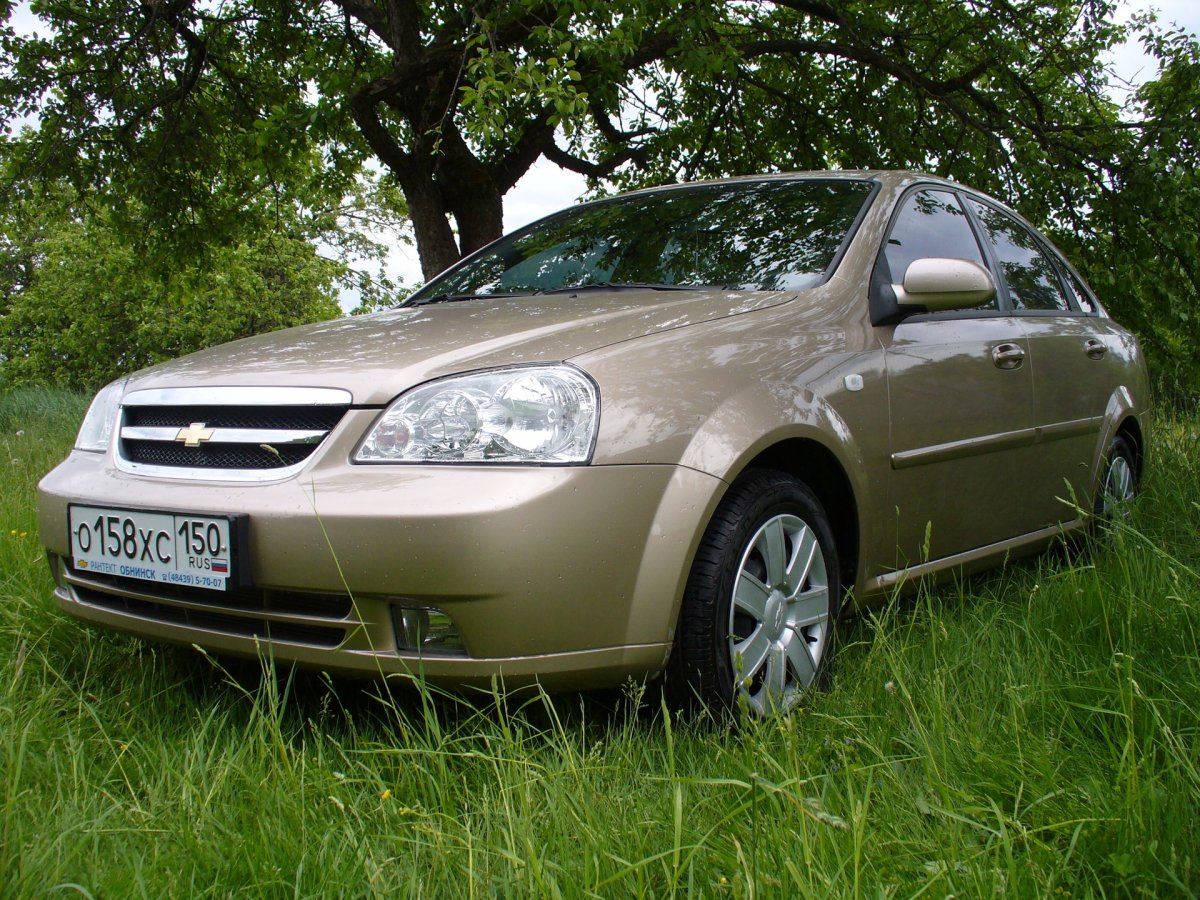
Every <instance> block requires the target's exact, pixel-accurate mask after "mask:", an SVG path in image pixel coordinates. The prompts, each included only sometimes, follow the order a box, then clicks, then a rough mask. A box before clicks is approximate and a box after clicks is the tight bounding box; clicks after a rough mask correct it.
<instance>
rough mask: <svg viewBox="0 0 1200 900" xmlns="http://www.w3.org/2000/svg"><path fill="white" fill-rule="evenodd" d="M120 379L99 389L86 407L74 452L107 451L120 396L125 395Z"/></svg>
mask: <svg viewBox="0 0 1200 900" xmlns="http://www.w3.org/2000/svg"><path fill="white" fill-rule="evenodd" d="M126 380H127V379H124V378H121V379H119V380H117V381H114V382H113V383H112V384H110V385H108V386H107V387H103V388H101V389H100V393H98V394H97V395H96V396H95V397H94V398H92V405H91V406H89V407H88V411H87V415H86V416H84V417H83V424H82V425H80V426H79V435H78V437H76V438H75V449H76V450H91V451H94V452H96V453H103V452H104V451H105V450H107V449H108V442H109V441H110V440H112V433H113V427H114V426H115V425H116V424H117V414H118V413H119V412H120V411H121V395H122V394H124V393H125V382H126Z"/></svg>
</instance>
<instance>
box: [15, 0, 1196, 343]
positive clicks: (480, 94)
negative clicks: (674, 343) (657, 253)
mask: <svg viewBox="0 0 1200 900" xmlns="http://www.w3.org/2000/svg"><path fill="white" fill-rule="evenodd" d="M2 4H3V0H0V5H2ZM1115 6H1116V3H1115V0H991V2H988V3H964V2H962V0H922V2H921V3H916V2H914V0H769V2H767V0H764V2H752V3H745V2H733V0H676V2H666V0H611V2H608V3H604V4H598V3H592V2H585V0H479V2H475V3H472V4H457V3H452V2H448V0H424V2H417V0H223V2H221V3H215V2H212V0H142V2H141V3H140V5H138V6H136V7H133V8H130V7H129V5H128V4H125V3H122V2H119V0H92V2H90V3H87V4H82V3H79V2H77V0H35V3H34V8H35V9H36V11H37V12H38V14H39V15H40V16H42V18H43V19H44V20H45V21H46V22H48V23H49V24H50V25H51V26H52V31H51V32H50V36H48V37H41V38H31V37H21V36H17V35H14V34H12V33H11V32H10V33H8V34H6V35H3V36H0V51H3V52H2V53H0V117H3V116H7V117H9V118H10V119H11V118H12V117H14V116H17V115H21V114H26V113H29V112H31V111H35V110H36V112H37V114H38V115H39V117H40V118H39V127H38V129H37V133H36V134H35V135H34V136H32V137H31V138H30V139H29V140H28V141H26V142H25V143H23V144H22V147H21V152H20V154H18V155H17V157H16V162H17V163H19V165H18V167H17V177H18V178H19V179H21V180H26V181H27V180H28V179H31V178H35V177H42V178H58V177H64V178H67V179H69V180H70V182H71V183H72V184H73V185H74V186H75V187H76V189H77V190H80V191H83V192H85V193H86V194H87V195H88V196H106V197H110V198H116V202H113V203H110V205H111V206H112V208H114V209H117V210H119V209H120V208H121V204H122V203H124V202H125V201H127V200H131V199H132V200H136V201H137V202H138V204H139V209H144V210H145V212H146V216H147V219H149V220H151V221H154V222H156V223H165V224H166V225H168V226H169V231H170V233H171V234H172V235H175V236H179V235H189V234H196V235H199V236H201V239H204V240H206V239H208V238H209V237H210V236H211V235H214V234H221V233H223V231H224V230H225V229H233V230H236V228H237V227H240V226H239V225H238V223H240V222H243V221H244V219H245V215H246V211H247V209H248V208H249V209H250V210H251V211H255V214H259V212H262V214H264V215H266V214H267V213H268V212H269V208H270V206H271V203H272V202H274V200H275V199H277V198H279V197H285V198H289V199H290V198H292V197H293V196H294V192H296V191H297V190H299V194H300V196H304V197H307V198H318V199H306V200H301V201H299V205H300V206H301V207H305V208H308V207H313V208H320V207H328V206H329V205H330V198H334V197H338V196H342V195H345V194H346V193H347V192H349V191H350V190H351V188H352V186H353V185H354V184H355V183H356V179H358V178H359V177H361V176H362V174H363V172H364V171H367V170H369V165H370V164H372V163H375V164H377V165H379V166H382V170H383V173H384V174H385V175H386V176H387V177H386V179H385V184H386V183H394V184H395V185H396V186H398V187H399V189H400V190H401V192H402V193H403V197H404V200H405V201H406V208H407V212H408V215H409V216H410V218H411V222H412V226H413V229H414V233H415V238H416V243H417V248H418V251H419V254H420V257H421V265H422V268H423V270H424V272H425V274H426V276H431V275H433V274H435V273H436V272H438V271H440V270H441V269H442V268H444V267H445V266H447V265H449V264H451V263H452V262H454V261H455V260H457V259H458V258H459V257H460V256H461V255H463V254H464V253H467V252H470V251H472V250H474V249H476V248H478V247H479V246H481V245H483V244H484V243H486V242H488V241H489V240H491V239H492V238H494V237H496V236H498V235H499V233H500V229H501V219H502V216H501V213H502V209H503V197H504V195H505V193H506V192H507V191H508V190H509V189H510V188H511V187H512V186H513V185H514V184H515V183H516V182H517V180H518V179H519V178H520V177H521V176H522V175H523V174H524V173H525V172H527V171H528V170H529V168H530V166H531V165H532V164H533V163H534V162H535V161H536V160H538V159H539V158H542V157H545V158H547V159H549V160H551V161H552V162H554V163H556V164H558V165H560V166H563V167H566V168H569V169H572V170H574V171H576V172H580V173H583V174H585V175H586V176H588V177H589V179H591V180H592V183H593V185H594V186H595V187H597V188H599V187H600V186H601V185H610V184H611V185H616V186H619V187H632V186H640V185H645V184H650V183H659V182H665V181H673V180H678V179H686V178H695V177H702V176H709V175H725V174H738V173H744V172H752V171H753V172H758V171H769V170H775V169H803V168H824V167H829V166H841V167H867V166H899V167H912V168H920V169H925V170H930V171H933V172H935V173H938V174H942V175H947V176H950V177H954V178H958V179H961V180H963V181H966V182H969V183H971V184H974V185H976V186H978V187H980V188H983V189H986V190H990V191H992V192H993V193H996V194H998V195H999V196H1001V197H1003V198H1005V199H1007V200H1008V201H1009V202H1010V203H1012V204H1013V205H1014V206H1016V207H1017V208H1018V209H1019V210H1020V211H1021V212H1023V213H1025V214H1026V215H1027V216H1028V217H1029V218H1031V219H1033V220H1035V221H1037V222H1039V223H1040V224H1045V225H1049V226H1050V227H1052V228H1057V229H1058V231H1059V232H1060V234H1062V235H1063V236H1064V237H1065V238H1066V239H1067V240H1068V242H1069V243H1073V244H1075V245H1078V246H1079V247H1080V248H1082V249H1084V250H1085V251H1087V252H1088V253H1090V254H1093V256H1092V258H1091V259H1089V260H1085V261H1086V262H1087V263H1088V266H1087V268H1088V269H1089V272H1090V273H1091V274H1092V276H1093V278H1096V279H1097V280H1099V281H1100V282H1104V281H1106V279H1107V278H1113V279H1115V281H1116V282H1117V283H1118V284H1120V285H1121V286H1122V287H1126V286H1127V285H1128V284H1130V283H1133V282H1135V281H1136V282H1138V287H1137V289H1136V290H1134V291H1132V292H1130V291H1123V292H1122V293H1121V294H1120V295H1119V297H1118V299H1117V301H1116V302H1115V303H1114V304H1113V305H1114V306H1117V307H1120V308H1122V309H1123V310H1130V311H1132V318H1133V319H1134V320H1135V321H1136V320H1137V317H1138V315H1141V313H1142V312H1145V313H1146V315H1147V316H1149V317H1150V318H1154V319H1155V327H1159V326H1162V328H1163V329H1165V330H1164V331H1163V334H1164V335H1167V337H1164V338H1163V339H1162V340H1161V341H1158V345H1159V346H1161V347H1163V348H1170V347H1171V346H1172V345H1173V342H1174V344H1175V345H1178V343H1179V340H1180V339H1181V336H1183V337H1184V338H1186V339H1188V340H1190V336H1191V335H1192V334H1193V332H1191V331H1189V330H1188V326H1187V323H1186V322H1185V321H1183V320H1178V321H1175V322H1173V323H1171V324H1169V325H1164V323H1163V322H1162V321H1160V318H1161V314H1162V313H1163V311H1164V310H1166V309H1167V308H1168V307H1169V308H1170V309H1172V310H1174V311H1175V312H1174V313H1172V315H1176V314H1179V313H1181V312H1182V311H1183V310H1185V308H1187V307H1194V301H1195V300H1197V299H1198V298H1197V296H1196V293H1195V284H1194V278H1192V279H1191V285H1190V286H1189V284H1188V282H1189V275H1188V273H1189V272H1191V271H1192V269H1191V268H1190V264H1189V263H1186V262H1180V260H1181V259H1185V260H1186V259H1188V258H1189V257H1188V255H1187V254H1188V253H1189V252H1190V251H1189V250H1188V248H1187V247H1186V246H1184V245H1180V246H1178V247H1173V248H1172V254H1173V256H1174V258H1175V260H1176V262H1175V263H1174V265H1175V266H1176V269H1175V270H1174V271H1175V273H1176V275H1178V276H1179V278H1178V280H1176V281H1171V284H1172V290H1175V286H1178V288H1179V289H1180V290H1183V291H1184V294H1183V296H1182V297H1179V296H1176V297H1175V298H1173V299H1171V300H1170V301H1169V302H1168V301H1167V300H1165V299H1164V298H1161V297H1159V298H1158V299H1155V298H1154V295H1155V293H1156V290H1157V289H1156V288H1155V287H1154V278H1153V276H1148V277H1145V278H1142V279H1138V278H1137V277H1136V273H1135V272H1134V271H1133V270H1130V271H1129V272H1125V271H1124V270H1122V272H1121V273H1118V274H1116V275H1112V274H1108V273H1106V271H1105V269H1104V268H1103V265H1102V264H1100V263H1097V262H1096V259H1097V258H1098V256H1097V254H1101V253H1104V254H1105V258H1106V259H1112V258H1117V259H1119V260H1121V265H1122V266H1133V267H1134V269H1138V268H1140V269H1141V270H1144V269H1145V268H1146V267H1145V266H1144V265H1140V267H1139V265H1138V263H1137V261H1135V260H1134V259H1133V258H1131V257H1130V256H1129V254H1130V253H1133V252H1138V253H1140V252H1142V251H1144V250H1145V249H1147V248H1149V247H1151V246H1153V237H1154V232H1155V231H1156V224H1155V223H1156V220H1155V218H1154V215H1156V214H1140V213H1138V214H1135V213H1134V211H1133V210H1134V209H1135V208H1137V207H1141V208H1142V209H1146V208H1147V207H1146V197H1145V196H1143V192H1147V191H1151V192H1152V191H1158V190H1160V189H1163V188H1165V187H1168V186H1170V187H1172V189H1179V188H1180V186H1181V185H1182V184H1183V183H1184V182H1186V181H1187V177H1189V176H1185V175H1184V174H1181V173H1182V172H1183V170H1182V169H1181V168H1180V166H1179V165H1177V164H1176V163H1172V162H1171V154H1172V153H1173V152H1175V151H1174V150H1173V149H1172V146H1171V144H1170V143H1169V139H1170V136H1171V134H1172V133H1173V132H1172V129H1178V128H1181V127H1185V125H1179V124H1178V121H1179V117H1180V115H1182V114H1183V113H1184V111H1186V109H1187V108H1188V104H1189V103H1190V104H1191V109H1192V110H1193V115H1192V118H1193V119H1194V109H1195V106H1196V101H1197V99H1200V98H1198V97H1197V95H1196V94H1195V93H1194V91H1195V84H1194V78H1193V79H1192V80H1191V81H1189V80H1188V78H1187V77H1186V71H1187V67H1188V65H1189V63H1188V59H1189V56H1188V54H1189V52H1190V51H1189V49H1188V48H1189V46H1191V47H1194V46H1195V44H1194V41H1191V43H1190V44H1189V41H1188V39H1187V38H1184V37H1182V36H1174V37H1171V36H1170V35H1169V34H1164V33H1161V32H1158V31H1156V30H1155V29H1154V26H1153V22H1152V20H1151V19H1150V18H1140V19H1137V20H1135V22H1134V23H1133V24H1132V25H1131V26H1118V25H1116V24H1114V11H1115ZM1131 34H1141V35H1143V37H1144V39H1146V40H1147V41H1148V42H1150V43H1151V45H1152V46H1153V47H1154V49H1155V50H1156V52H1158V53H1159V55H1160V57H1161V58H1162V60H1163V62H1164V77H1163V79H1162V80H1161V81H1160V82H1159V83H1158V84H1157V86H1147V89H1146V91H1145V92H1143V94H1142V95H1141V97H1140V98H1139V100H1138V102H1137V103H1136V104H1135V105H1133V106H1131V107H1129V108H1127V109H1125V110H1120V109H1118V108H1117V107H1116V106H1115V104H1114V103H1113V102H1112V101H1111V99H1109V96H1108V94H1107V92H1106V88H1107V81H1108V77H1107V74H1106V72H1105V71H1104V67H1103V64H1102V60H1103V53H1104V52H1105V51H1106V50H1107V49H1108V48H1110V47H1112V46H1113V45H1114V44H1115V43H1117V42H1118V41H1121V40H1123V39H1125V38H1126V37H1128V36H1129V35H1131ZM1189 91H1191V92H1192V93H1188V92H1189ZM1180 146H1181V147H1182V148H1183V149H1184V151H1185V154H1186V153H1194V145H1189V144H1187V143H1186V141H1185V142H1184V143H1183V144H1181V145H1180ZM314 154H319V155H320V158H321V161H322V166H321V167H320V171H319V172H318V173H315V174H314V173H312V172H310V170H309V169H308V168H307V166H308V165H309V164H310V162H311V160H312V158H313V156H314ZM231 172H232V173H233V174H232V175H231V174H230V173H231ZM310 176H311V177H310ZM1187 183H1188V184H1194V180H1193V181H1192V182H1187ZM298 186H299V187H298ZM272 188H273V190H272ZM1187 189H1188V190H1191V188H1190V187H1188V188H1187ZM1189 196H1190V195H1189ZM245 197H250V198H252V200H253V202H249V203H248V202H246V201H245V200H244V199H243V198H245ZM334 205H336V204H334ZM395 206H396V204H393V208H395ZM260 208H261V209H260ZM1192 208H1194V207H1192ZM1161 211H1162V213H1163V214H1164V215H1166V214H1169V215H1172V216H1175V218H1174V219H1172V220H1171V224H1172V227H1174V226H1176V225H1183V224H1185V223H1187V221H1188V219H1187V215H1186V211H1185V210H1183V209H1178V210H1176V211H1175V212H1169V211H1168V210H1167V209H1166V207H1162V208H1161ZM1193 233H1194V232H1193ZM1130 248H1138V249H1137V250H1132V249H1130ZM1174 277H1175V276H1172V278H1174ZM1147 298H1148V299H1147ZM1189 321H1190V320H1189ZM1181 322H1182V323H1183V325H1182V330H1181V326H1180V323H1181ZM1177 349H1178V348H1177Z"/></svg>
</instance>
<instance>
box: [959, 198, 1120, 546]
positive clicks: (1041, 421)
mask: <svg viewBox="0 0 1200 900" xmlns="http://www.w3.org/2000/svg"><path fill="white" fill-rule="evenodd" d="M967 202H968V204H969V205H970V208H971V210H972V212H973V213H974V214H975V215H976V217H977V218H978V221H979V222H980V223H981V225H982V226H983V233H984V235H985V236H986V239H987V240H988V241H989V242H990V244H991V250H992V253H993V255H994V256H995V258H996V261H997V264H998V267H999V269H1000V271H1001V272H1002V273H1003V276H1004V282H1005V286H1006V288H1007V292H1008V299H1009V304H1010V305H1011V307H1012V310H1013V315H1014V317H1015V319H1016V320H1017V322H1018V323H1019V324H1020V325H1021V328H1022V331H1023V332H1024V334H1025V338H1026V340H1027V341H1028V346H1029V353H1030V363H1031V365H1030V371H1031V374H1032V377H1033V419H1034V424H1035V426H1036V428H1037V437H1038V448H1039V453H1038V455H1039V457H1040V459H1039V462H1038V465H1037V466H1036V467H1035V468H1033V469H1032V470H1031V471H1030V474H1029V478H1028V488H1029V490H1028V502H1029V504H1030V507H1031V512H1033V513H1035V514H1036V522H1037V524H1039V525H1053V524H1056V523H1059V522H1069V521H1071V520H1074V519H1077V518H1078V517H1079V515H1080V513H1081V512H1083V511H1086V510H1087V508H1088V506H1089V503H1090V498H1089V493H1090V491H1091V478H1092V468H1093V464H1094V461H1095V458H1096V454H1097V450H1098V446H1099V440H1100V431H1101V428H1102V426H1103V424H1104V412H1105V407H1106V406H1107V404H1108V400H1109V397H1110V395H1111V394H1112V391H1113V388H1114V386H1115V385H1116V384H1117V383H1118V381H1119V379H1118V373H1116V372H1114V371H1113V369H1114V368H1115V367H1116V366H1117V364H1116V363H1114V362H1113V359H1114V358H1115V357H1116V356H1119V355H1120V354H1119V352H1117V353H1113V352H1110V351H1112V350H1114V349H1116V350H1119V348H1117V347H1115V346H1110V345H1112V343H1113V341H1114V340H1115V339H1116V338H1115V336H1113V335H1111V334H1109V331H1108V329H1107V328H1106V327H1105V325H1106V324H1107V321H1106V320H1104V319H1101V318H1099V317H1097V316H1096V315H1094V313H1095V312H1096V310H1095V306H1094V302H1093V301H1092V300H1091V298H1090V297H1089V296H1088V294H1087V292H1086V290H1085V289H1084V288H1083V286H1082V284H1078V283H1077V279H1076V277H1075V276H1074V274H1073V273H1071V272H1070V271H1069V269H1068V268H1067V267H1066V265H1065V263H1064V262H1063V261H1062V259H1061V258H1060V257H1058V255H1057V253H1055V252H1054V251H1053V250H1052V249H1051V248H1050V247H1049V246H1048V245H1047V244H1046V243H1045V242H1044V241H1043V240H1042V239H1041V238H1040V236H1038V235H1037V234H1036V233H1035V232H1034V231H1032V229H1030V228H1028V227H1027V226H1026V225H1025V224H1024V223H1022V222H1020V221H1019V220H1017V219H1016V218H1015V217H1014V216H1012V215H1010V214H1008V213H1007V212H1006V211H1004V210H1001V209H999V208H997V207H994V206H992V205H990V204H987V203H984V202H981V201H978V200H975V199H974V198H971V199H968V201H967ZM1072 279H1074V281H1072Z"/></svg>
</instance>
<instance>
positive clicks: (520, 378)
mask: <svg viewBox="0 0 1200 900" xmlns="http://www.w3.org/2000/svg"><path fill="white" fill-rule="evenodd" d="M598 416H599V403H598V402H597V396H596V386H595V385H594V384H593V383H592V381H591V379H589V378H588V377H587V376H586V375H584V374H583V373H582V372H580V371H579V370H578V369H573V368H570V367H569V366H529V367H522V368H513V369H495V370H493V371H490V372H479V373H476V374H474V375H459V376H456V377H453V378H444V379H441V380H440V381H434V382H430V383H429V384H426V385H422V386H421V387H419V388H416V389H414V390H412V391H409V392H408V393H407V394H404V395H402V396H401V397H400V398H399V399H397V400H396V401H395V402H394V403H392V405H391V406H390V407H388V409H387V411H386V412H385V413H384V414H383V416H382V417H381V418H380V419H379V421H377V422H376V423H375V427H374V428H372V429H371V432H370V434H368V435H367V438H366V440H364V441H363V442H362V445H361V446H360V447H359V448H358V452H357V453H356V454H355V455H354V460H355V462H499V463H560V464H561V463H583V462H587V461H588V458H589V457H590V456H591V453H592V441H593V439H594V437H595V433H596V420H597V418H598Z"/></svg>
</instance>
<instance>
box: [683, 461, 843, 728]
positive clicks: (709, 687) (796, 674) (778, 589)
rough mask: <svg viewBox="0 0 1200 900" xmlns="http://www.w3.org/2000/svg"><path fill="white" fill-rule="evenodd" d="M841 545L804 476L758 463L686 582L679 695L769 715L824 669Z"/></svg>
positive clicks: (728, 502) (733, 494)
mask: <svg viewBox="0 0 1200 900" xmlns="http://www.w3.org/2000/svg"><path fill="white" fill-rule="evenodd" d="M840 599H841V593H840V584H839V579H838V563H837V550H836V547H835V545H834V540H833V532H832V530H831V529H830V526H829V521H828V518H827V517H826V515H825V511H824V510H823V509H822V508H821V504H820V501H819V500H818V499H817V497H816V496H815V495H814V494H813V492H812V491H811V490H809V488H808V487H807V486H806V485H805V484H803V483H802V482H801V481H799V480H797V479H796V478H793V477H792V476H790V475H786V474H784V473H782V472H774V471H759V472H754V473H752V474H749V475H747V476H745V477H744V478H742V479H741V480H739V481H738V482H736V483H735V484H734V485H733V486H732V487H731V488H730V489H729V492H728V493H727V494H726V496H725V498H724V499H723V500H722V502H721V505H720V506H719V507H718V508H717V511H716V513H715V514H714V515H713V519H712V521H711V522H710V523H709V526H708V529H707V531H706V532H705V535H704V538H703V540H702V541H701V544H700V547H699V549H698V551H697V553H696V561H695V563H694V564H693V566H692V571H691V574H690V576H689V578H688V583H687V588H686V590H685V592H684V598H683V607H682V609H681V611H680V621H679V629H678V632H677V634H676V638H675V648H674V651H673V653H672V658H671V663H670V666H669V669H668V673H667V688H668V692H669V696H670V697H671V699H672V700H674V701H675V702H676V704H677V705H682V706H695V705H697V703H700V704H703V705H705V706H709V707H716V708H726V709H734V710H737V709H739V708H741V707H742V705H743V704H744V705H745V707H746V708H747V709H748V710H749V711H751V712H752V713H755V714H758V715H768V714H770V713H772V712H775V711H777V710H783V709H787V708H788V707H790V706H792V705H793V704H795V703H796V701H797V700H798V699H799V698H800V696H801V695H802V694H803V693H804V691H805V690H807V689H808V688H809V687H811V686H813V685H814V684H817V683H819V682H820V681H821V679H822V678H823V676H824V674H825V671H826V669H827V668H828V663H829V658H830V656H831V655H832V653H833V646H834V630H835V624H836V619H837V612H838V609H839V607H840Z"/></svg>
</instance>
